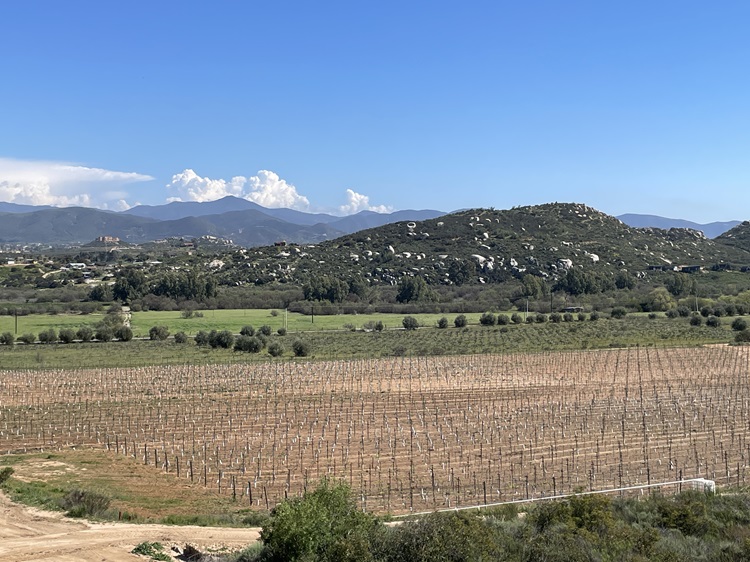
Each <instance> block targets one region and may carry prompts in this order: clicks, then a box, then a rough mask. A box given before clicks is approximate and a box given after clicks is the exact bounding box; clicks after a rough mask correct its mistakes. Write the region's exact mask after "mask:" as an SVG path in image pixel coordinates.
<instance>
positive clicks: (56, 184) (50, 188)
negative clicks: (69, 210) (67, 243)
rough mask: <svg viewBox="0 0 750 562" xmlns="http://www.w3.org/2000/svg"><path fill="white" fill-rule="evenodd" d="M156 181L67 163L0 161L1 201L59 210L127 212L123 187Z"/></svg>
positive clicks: (147, 177)
mask: <svg viewBox="0 0 750 562" xmlns="http://www.w3.org/2000/svg"><path fill="white" fill-rule="evenodd" d="M152 179H154V178H152V177H151V176H147V175H144V174H138V173H135V172H116V171H112V170H104V169H102V168H89V167H87V166H80V165H76V164H70V163H67V162H52V161H39V160H17V159H13V158H0V201H8V202H10V203H19V204H24V205H52V206H56V207H69V206H78V205H80V206H84V207H98V208H100V209H118V210H121V209H123V208H124V209H127V208H128V207H130V205H128V203H127V201H126V200H125V198H126V197H127V196H128V193H127V192H126V191H123V190H122V189H119V188H121V187H122V186H124V185H127V184H131V183H136V182H144V181H150V180H152Z"/></svg>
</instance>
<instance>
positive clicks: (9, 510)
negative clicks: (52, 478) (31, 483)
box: [0, 493, 260, 562]
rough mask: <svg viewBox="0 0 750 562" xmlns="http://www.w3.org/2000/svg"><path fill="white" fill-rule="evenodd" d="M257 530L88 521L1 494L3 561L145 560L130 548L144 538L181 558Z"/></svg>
mask: <svg viewBox="0 0 750 562" xmlns="http://www.w3.org/2000/svg"><path fill="white" fill-rule="evenodd" d="M259 533H260V529H255V528H252V529H251V528H244V529H232V528H222V527H194V526H184V527H180V526H172V525H134V524H130V523H90V522H87V521H82V520H76V519H70V518H67V517H65V516H63V515H62V514H60V513H53V512H47V511H41V510H38V509H34V508H30V507H26V506H21V505H18V504H15V503H13V502H11V501H10V500H9V499H8V497H7V496H5V495H4V494H2V493H0V560H8V561H11V560H12V561H14V562H15V561H19V562H20V561H28V560H34V561H36V560H39V561H41V560H44V561H52V560H54V561H55V562H75V561H83V562H95V561H96V562H100V561H103V560H106V561H112V562H119V561H133V560H146V558H145V557H143V556H137V555H135V554H131V552H130V551H131V550H133V548H134V547H135V546H136V545H137V544H139V543H141V542H143V541H149V542H155V541H158V542H160V543H162V544H163V545H164V547H165V552H168V553H169V554H171V555H172V556H173V557H175V559H176V560H179V558H178V556H179V554H180V553H181V552H182V550H183V548H184V547H185V545H186V544H188V543H189V544H191V545H193V546H195V547H196V548H198V549H199V550H200V551H201V552H228V551H233V550H240V549H241V548H244V547H245V546H247V545H249V544H252V543H253V542H255V541H257V540H258V537H259ZM172 547H176V548H177V549H178V550H172Z"/></svg>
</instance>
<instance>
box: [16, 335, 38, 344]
mask: <svg viewBox="0 0 750 562" xmlns="http://www.w3.org/2000/svg"><path fill="white" fill-rule="evenodd" d="M18 341H20V342H21V343H25V344H27V345H29V344H32V343H34V342H35V341H36V336H35V335H34V334H21V335H20V336H18Z"/></svg>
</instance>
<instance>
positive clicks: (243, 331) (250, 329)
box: [240, 326, 255, 336]
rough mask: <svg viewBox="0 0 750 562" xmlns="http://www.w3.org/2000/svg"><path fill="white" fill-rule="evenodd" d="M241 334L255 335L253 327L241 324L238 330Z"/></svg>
mask: <svg viewBox="0 0 750 562" xmlns="http://www.w3.org/2000/svg"><path fill="white" fill-rule="evenodd" d="M240 335H241V336H254V335H255V328H253V327H252V326H242V329H241V330H240Z"/></svg>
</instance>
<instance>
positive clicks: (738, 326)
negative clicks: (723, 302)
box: [732, 318, 747, 332]
mask: <svg viewBox="0 0 750 562" xmlns="http://www.w3.org/2000/svg"><path fill="white" fill-rule="evenodd" d="M732 330H734V331H735V332H741V331H742V330H747V321H746V320H745V319H744V318H735V319H734V320H732Z"/></svg>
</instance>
